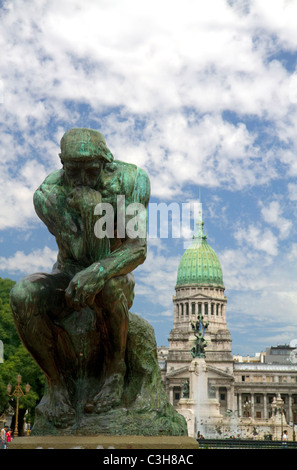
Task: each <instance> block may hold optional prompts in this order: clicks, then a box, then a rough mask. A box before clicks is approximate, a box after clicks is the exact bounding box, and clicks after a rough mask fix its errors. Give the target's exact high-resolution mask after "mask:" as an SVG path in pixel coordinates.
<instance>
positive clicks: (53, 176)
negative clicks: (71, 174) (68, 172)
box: [38, 169, 64, 189]
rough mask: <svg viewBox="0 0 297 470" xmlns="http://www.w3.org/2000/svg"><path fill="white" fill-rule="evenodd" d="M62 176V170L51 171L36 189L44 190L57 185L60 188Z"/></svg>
mask: <svg viewBox="0 0 297 470" xmlns="http://www.w3.org/2000/svg"><path fill="white" fill-rule="evenodd" d="M63 174H64V171H63V170H62V169H60V170H55V171H53V172H52V173H50V174H49V175H48V176H47V177H46V178H45V180H44V181H43V183H42V184H41V185H40V186H39V188H38V189H42V188H46V187H49V186H57V185H58V186H61V185H62V180H63Z"/></svg>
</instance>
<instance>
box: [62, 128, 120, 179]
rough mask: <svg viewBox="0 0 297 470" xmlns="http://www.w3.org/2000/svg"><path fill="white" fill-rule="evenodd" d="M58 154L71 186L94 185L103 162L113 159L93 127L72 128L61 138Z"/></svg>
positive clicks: (101, 137)
mask: <svg viewBox="0 0 297 470" xmlns="http://www.w3.org/2000/svg"><path fill="white" fill-rule="evenodd" d="M60 145H61V153H60V154H59V156H60V158H61V162H62V163H63V168H64V172H65V177H66V180H67V182H68V184H70V185H71V186H78V185H84V186H89V187H95V185H96V182H97V180H98V178H99V175H100V173H101V169H102V167H103V165H104V163H110V162H112V161H113V155H112V153H111V152H110V150H109V149H108V147H107V146H106V143H105V139H104V137H103V135H102V134H101V133H100V132H98V131H96V130H93V129H85V128H79V127H76V128H73V129H70V130H69V131H67V132H65V134H64V135H63V137H62V139H61V143H60Z"/></svg>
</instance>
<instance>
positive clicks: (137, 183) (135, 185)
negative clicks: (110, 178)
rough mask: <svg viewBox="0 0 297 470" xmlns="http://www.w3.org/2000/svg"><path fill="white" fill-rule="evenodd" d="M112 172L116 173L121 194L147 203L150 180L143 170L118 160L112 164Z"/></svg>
mask: <svg viewBox="0 0 297 470" xmlns="http://www.w3.org/2000/svg"><path fill="white" fill-rule="evenodd" d="M111 165H113V168H114V171H116V172H118V175H119V178H120V181H121V186H122V191H123V194H129V193H131V194H132V195H133V197H134V198H135V200H138V201H139V202H143V203H147V201H148V199H149V196H150V180H149V177H148V175H147V173H146V171H145V170H143V169H142V168H140V167H138V166H137V165H135V164H134V163H126V162H122V161H120V160H115V161H114V162H112V164H111Z"/></svg>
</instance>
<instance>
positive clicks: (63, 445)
mask: <svg viewBox="0 0 297 470" xmlns="http://www.w3.org/2000/svg"><path fill="white" fill-rule="evenodd" d="M198 447H199V445H198V442H197V441H196V439H194V438H192V437H187V436H105V435H100V434H99V435H98V436H25V437H16V438H15V439H13V440H12V441H11V442H10V443H9V449H10V450H13V449H106V450H109V449H173V450H178V449H181V450H183V449H184V450H186V449H198Z"/></svg>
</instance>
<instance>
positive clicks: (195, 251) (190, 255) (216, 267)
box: [176, 221, 224, 288]
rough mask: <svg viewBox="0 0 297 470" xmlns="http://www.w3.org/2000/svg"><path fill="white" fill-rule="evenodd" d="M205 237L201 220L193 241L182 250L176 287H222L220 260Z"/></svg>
mask: <svg viewBox="0 0 297 470" xmlns="http://www.w3.org/2000/svg"><path fill="white" fill-rule="evenodd" d="M206 238H207V237H206V235H204V233H203V222H202V221H201V222H199V221H198V222H197V230H196V234H195V235H194V236H193V242H192V243H191V245H190V246H189V248H187V250H186V251H185V252H184V254H183V256H182V258H181V260H180V263H179V266H178V271H177V283H176V286H177V287H180V286H186V285H193V284H194V285H197V284H199V285H211V286H216V287H223V288H224V282H223V273H222V268H221V264H220V261H219V259H218V257H217V255H216V253H215V251H214V250H213V249H212V248H211V247H210V246H209V244H208V243H207V241H206Z"/></svg>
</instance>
